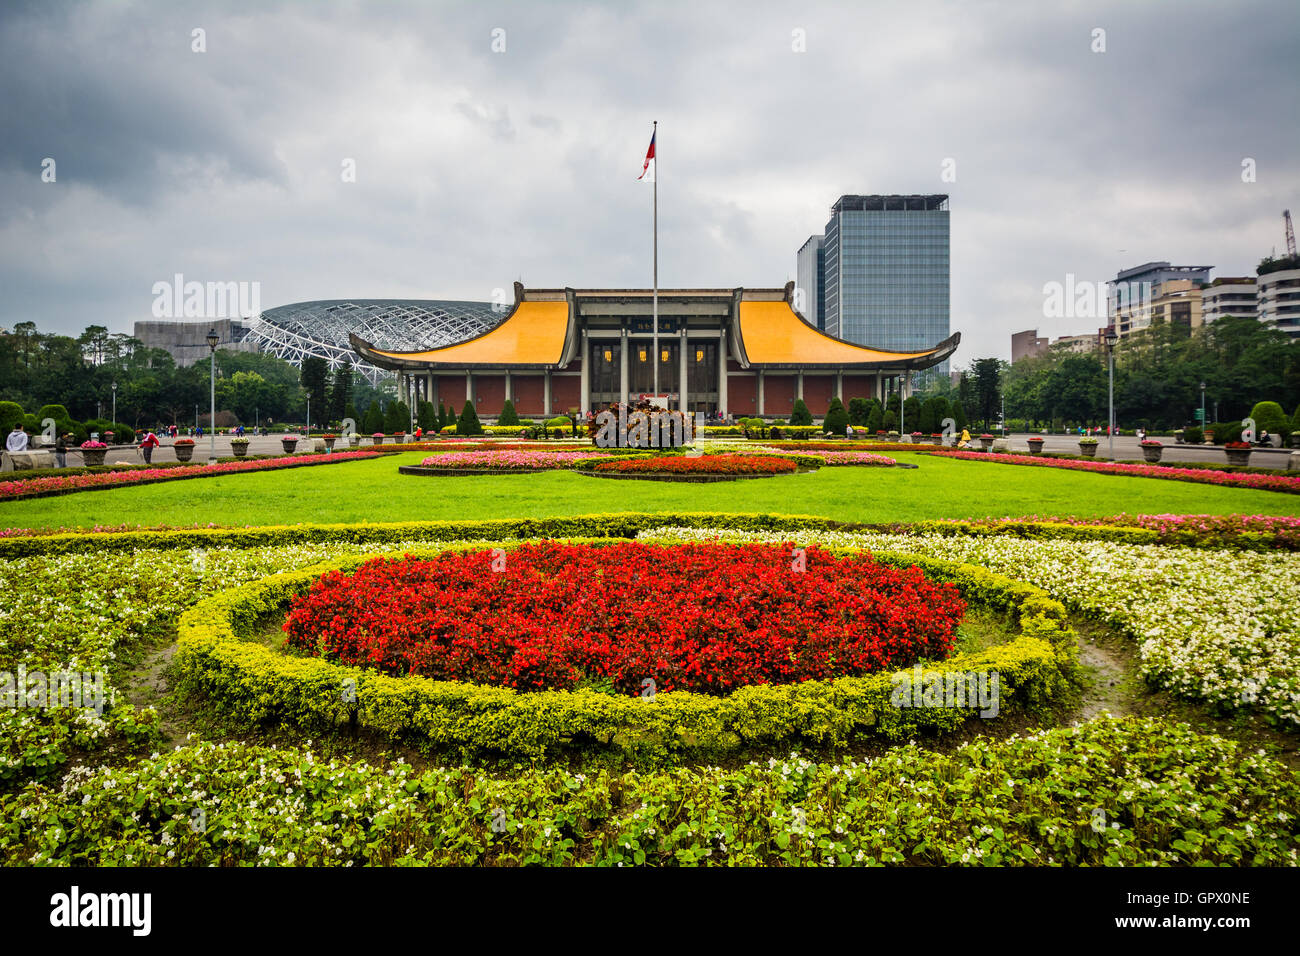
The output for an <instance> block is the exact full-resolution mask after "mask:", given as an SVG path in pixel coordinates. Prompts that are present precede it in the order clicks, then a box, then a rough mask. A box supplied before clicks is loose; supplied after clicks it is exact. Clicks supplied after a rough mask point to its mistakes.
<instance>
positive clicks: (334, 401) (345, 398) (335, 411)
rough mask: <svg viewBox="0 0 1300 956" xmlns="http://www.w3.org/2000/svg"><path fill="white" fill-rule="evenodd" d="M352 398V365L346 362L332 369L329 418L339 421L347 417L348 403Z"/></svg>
mask: <svg viewBox="0 0 1300 956" xmlns="http://www.w3.org/2000/svg"><path fill="white" fill-rule="evenodd" d="M351 400H352V366H351V365H349V364H348V363H347V362H344V363H343V364H341V365H340V366H339V367H338V368H336V369H335V370H334V378H333V380H332V381H331V382H330V395H329V420H330V421H332V422H341V421H343V419H345V418H347V417H348V415H347V408H348V404H349V403H350V402H351Z"/></svg>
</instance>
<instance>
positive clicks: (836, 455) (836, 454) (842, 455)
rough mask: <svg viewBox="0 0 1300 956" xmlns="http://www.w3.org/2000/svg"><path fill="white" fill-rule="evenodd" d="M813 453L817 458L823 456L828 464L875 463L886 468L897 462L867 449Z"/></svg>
mask: <svg viewBox="0 0 1300 956" xmlns="http://www.w3.org/2000/svg"><path fill="white" fill-rule="evenodd" d="M814 454H815V455H816V456H817V457H818V458H825V459H826V464H828V465H875V466H878V467H883V468H888V467H890V466H892V465H897V464H898V462H896V461H895V460H894V459H892V458H887V457H885V456H884V455H873V454H871V452H867V451H819V452H814Z"/></svg>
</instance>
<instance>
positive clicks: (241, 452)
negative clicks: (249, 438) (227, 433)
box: [230, 442, 248, 458]
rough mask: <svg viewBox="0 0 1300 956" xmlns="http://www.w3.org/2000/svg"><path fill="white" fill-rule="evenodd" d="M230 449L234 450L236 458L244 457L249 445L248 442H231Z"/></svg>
mask: <svg viewBox="0 0 1300 956" xmlns="http://www.w3.org/2000/svg"><path fill="white" fill-rule="evenodd" d="M230 450H231V451H232V452H234V454H235V457H236V458H243V457H244V456H245V455H247V454H248V445H247V444H246V443H235V442H231V444H230Z"/></svg>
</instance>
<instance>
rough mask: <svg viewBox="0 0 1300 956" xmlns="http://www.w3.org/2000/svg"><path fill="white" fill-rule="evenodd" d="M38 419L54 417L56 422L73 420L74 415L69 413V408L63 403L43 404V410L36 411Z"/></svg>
mask: <svg viewBox="0 0 1300 956" xmlns="http://www.w3.org/2000/svg"><path fill="white" fill-rule="evenodd" d="M36 418H37V420H38V421H43V420H44V419H46V418H53V419H54V420H55V421H56V422H61V421H71V420H72V416H71V415H69V414H68V410H67V408H65V407H64V406H62V405H42V406H41V410H40V411H39V412H37V413H36Z"/></svg>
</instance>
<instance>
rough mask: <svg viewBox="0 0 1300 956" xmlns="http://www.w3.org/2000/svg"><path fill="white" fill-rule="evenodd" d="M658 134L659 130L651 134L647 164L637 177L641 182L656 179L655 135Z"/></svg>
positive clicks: (646, 157)
mask: <svg viewBox="0 0 1300 956" xmlns="http://www.w3.org/2000/svg"><path fill="white" fill-rule="evenodd" d="M657 135H658V131H657V130H656V131H655V132H654V133H651V134H650V148H649V149H648V150H646V154H645V165H644V166H642V167H641V175H640V176H638V177H637V178H636V180H637V182H639V183H652V182H654V181H655V136H657Z"/></svg>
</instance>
